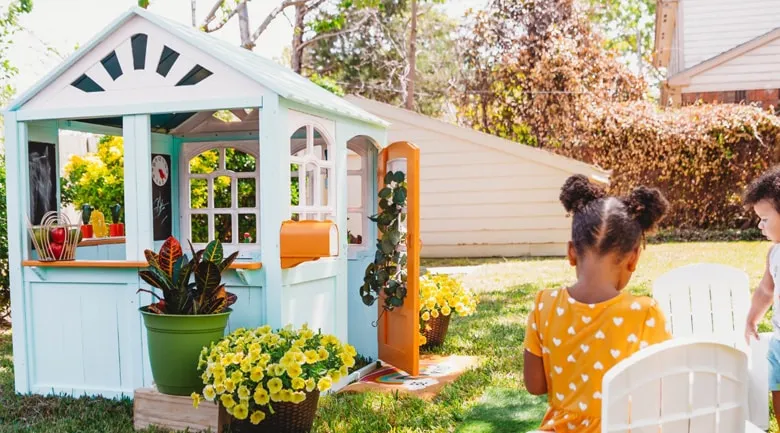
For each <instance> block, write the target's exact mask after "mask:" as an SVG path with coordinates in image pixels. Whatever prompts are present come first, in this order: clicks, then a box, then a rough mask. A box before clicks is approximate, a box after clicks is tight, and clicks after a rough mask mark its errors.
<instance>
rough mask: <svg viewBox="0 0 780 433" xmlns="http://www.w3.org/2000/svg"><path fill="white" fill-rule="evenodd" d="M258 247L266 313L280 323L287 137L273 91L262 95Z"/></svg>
mask: <svg viewBox="0 0 780 433" xmlns="http://www.w3.org/2000/svg"><path fill="white" fill-rule="evenodd" d="M259 136H260V249H261V251H262V260H263V270H264V271H265V285H264V287H263V290H265V316H266V323H267V324H268V325H269V326H271V327H272V328H274V329H275V328H280V327H282V326H284V325H285V324H284V323H282V259H281V242H280V236H279V232H280V230H281V228H282V221H284V220H286V219H289V217H290V138H289V137H287V109H286V108H285V107H282V106H280V104H279V97H278V96H277V95H276V94H268V95H266V96H264V97H263V108H262V110H261V111H260V134H259Z"/></svg>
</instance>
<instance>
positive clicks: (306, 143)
mask: <svg viewBox="0 0 780 433" xmlns="http://www.w3.org/2000/svg"><path fill="white" fill-rule="evenodd" d="M334 167H335V164H334V162H333V155H332V153H331V147H330V143H328V141H327V139H326V138H325V136H324V134H322V133H321V132H320V131H319V130H318V129H317V128H315V127H314V126H312V125H306V126H302V127H301V128H299V129H298V130H297V131H295V133H293V135H292V137H290V188H291V191H290V193H291V194H290V205H291V206H290V214H291V215H290V218H291V219H293V220H296V221H300V220H320V221H323V220H334V219H335V209H336V206H335V204H336V195H335V193H336V188H335V185H336V183H335V176H334Z"/></svg>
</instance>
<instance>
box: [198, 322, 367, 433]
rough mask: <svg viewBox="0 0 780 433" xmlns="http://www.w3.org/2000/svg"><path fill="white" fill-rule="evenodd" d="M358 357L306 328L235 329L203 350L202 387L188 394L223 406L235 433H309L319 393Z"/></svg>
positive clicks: (347, 347) (334, 340) (331, 338)
mask: <svg viewBox="0 0 780 433" xmlns="http://www.w3.org/2000/svg"><path fill="white" fill-rule="evenodd" d="M356 355H357V353H356V352H355V348H354V347H352V346H350V345H349V344H342V343H341V342H340V341H339V339H338V338H336V337H335V336H333V335H328V334H322V333H321V332H314V331H312V330H311V329H309V328H308V326H307V325H305V324H304V325H303V326H302V327H301V328H299V329H295V328H293V327H292V326H287V327H285V328H283V329H280V330H278V331H272V330H271V328H270V327H269V326H263V327H260V328H257V329H243V328H241V329H237V330H235V331H234V332H232V333H231V334H229V335H228V336H226V337H225V338H223V339H222V340H220V341H218V342H216V343H212V344H211V346H210V347H204V348H203V350H202V352H201V354H200V360H199V364H198V371H199V372H201V373H202V375H201V378H202V379H203V384H204V385H205V386H204V388H203V390H202V392H201V393H193V394H192V399H193V404H194V405H195V407H197V406H198V405H199V404H200V403H201V401H202V400H206V401H210V402H215V403H217V404H219V405H221V406H222V407H224V408H225V410H226V411H227V413H228V414H229V415H230V418H231V431H233V432H241V433H246V432H275V433H304V432H306V433H308V432H309V431H310V430H311V427H312V424H313V423H314V415H315V413H316V412H317V402H318V400H319V395H320V392H324V391H327V390H328V389H330V387H331V386H332V385H333V383H335V382H337V381H338V380H339V379H341V378H342V377H344V376H347V374H348V372H349V371H348V370H349V368H350V367H352V366H354V365H355V356H356Z"/></svg>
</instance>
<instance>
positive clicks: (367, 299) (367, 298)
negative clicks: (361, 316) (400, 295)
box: [362, 295, 376, 307]
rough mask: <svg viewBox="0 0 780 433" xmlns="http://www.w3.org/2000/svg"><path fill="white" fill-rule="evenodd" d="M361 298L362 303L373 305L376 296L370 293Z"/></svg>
mask: <svg viewBox="0 0 780 433" xmlns="http://www.w3.org/2000/svg"><path fill="white" fill-rule="evenodd" d="M362 299H363V303H364V304H366V305H368V306H369V307H370V306H372V305H374V301H376V298H374V297H373V296H370V295H363V297H362Z"/></svg>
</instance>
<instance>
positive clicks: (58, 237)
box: [51, 227, 65, 245]
mask: <svg viewBox="0 0 780 433" xmlns="http://www.w3.org/2000/svg"><path fill="white" fill-rule="evenodd" d="M51 241H52V242H53V243H55V244H60V245H62V244H64V243H65V229H64V228H63V227H57V228H53V229H52V230H51Z"/></svg>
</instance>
